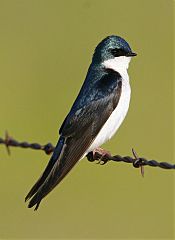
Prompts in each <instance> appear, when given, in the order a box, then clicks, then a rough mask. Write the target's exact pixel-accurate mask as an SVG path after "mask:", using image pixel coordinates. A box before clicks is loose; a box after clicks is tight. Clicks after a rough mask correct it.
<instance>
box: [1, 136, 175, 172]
mask: <svg viewBox="0 0 175 240" xmlns="http://www.w3.org/2000/svg"><path fill="white" fill-rule="evenodd" d="M0 144H1V145H5V146H6V148H7V152H8V154H10V147H21V148H30V149H33V150H42V151H44V152H45V153H46V154H51V153H52V152H53V151H54V149H55V147H54V146H53V145H52V144H51V143H47V144H45V145H41V144H39V143H28V142H26V141H24V142H19V141H17V140H15V139H14V138H12V137H11V136H10V135H9V134H8V132H7V131H6V133H5V138H0ZM103 152H105V154H104V153H101V152H100V151H97V152H94V153H92V152H90V153H88V155H87V156H86V157H87V159H88V161H90V162H93V161H95V160H98V163H99V164H101V165H104V164H106V163H107V162H109V161H114V162H124V163H131V164H132V165H133V167H134V168H140V169H141V174H142V176H143V175H144V168H143V167H144V166H150V167H159V168H163V169H175V164H170V163H167V162H158V161H156V160H147V159H145V158H143V157H139V156H138V155H137V153H136V151H135V150H134V149H132V154H133V157H130V156H124V157H122V156H120V155H114V156H112V155H111V154H110V153H109V152H107V151H103Z"/></svg>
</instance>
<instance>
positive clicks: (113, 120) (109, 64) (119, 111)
mask: <svg viewBox="0 0 175 240" xmlns="http://www.w3.org/2000/svg"><path fill="white" fill-rule="evenodd" d="M129 62H130V58H129V57H123V56H122V57H117V58H115V59H111V60H108V61H106V62H104V66H105V67H106V68H110V69H113V70H115V71H117V72H119V73H120V75H121V77H122V91H121V95H120V99H119V102H118V105H117V107H116V108H115V110H114V111H113V112H112V114H111V115H110V117H109V119H108V120H107V121H106V123H105V124H104V125H103V127H102V129H101V130H100V132H99V133H98V135H97V137H96V138H95V140H94V141H93V143H92V144H91V146H90V147H89V149H88V150H87V151H86V153H85V154H84V156H86V155H87V153H88V152H91V151H93V150H94V149H96V148H97V147H99V146H101V145H102V144H103V143H105V142H106V141H108V140H109V139H110V138H111V137H112V136H113V135H114V134H115V133H116V131H117V129H118V128H119V127H120V125H121V123H122V122H123V120H124V118H125V116H126V114H127V111H128V108H129V102H130V94H131V89H130V84H129V76H128V73H127V68H128V64H129ZM84 156H83V157H84Z"/></svg>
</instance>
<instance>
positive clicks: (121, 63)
mask: <svg viewBox="0 0 175 240" xmlns="http://www.w3.org/2000/svg"><path fill="white" fill-rule="evenodd" d="M130 61H131V57H125V56H120V57H115V58H112V59H109V60H106V61H104V62H103V65H104V67H105V68H109V69H112V70H114V71H116V72H118V73H119V74H120V75H121V76H122V77H123V78H125V77H126V75H127V69H128V67H129V63H130Z"/></svg>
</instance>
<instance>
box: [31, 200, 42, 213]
mask: <svg viewBox="0 0 175 240" xmlns="http://www.w3.org/2000/svg"><path fill="white" fill-rule="evenodd" d="M32 200H33V199H32ZM32 200H31V201H30V202H29V204H28V208H32V207H34V206H35V205H36V206H35V208H34V211H36V210H38V207H39V205H40V203H41V200H40V201H38V202H35V201H32Z"/></svg>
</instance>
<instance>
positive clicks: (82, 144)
mask: <svg viewBox="0 0 175 240" xmlns="http://www.w3.org/2000/svg"><path fill="white" fill-rule="evenodd" d="M136 55H137V54H136V53H134V52H132V50H131V48H130V46H129V44H128V43H127V42H126V41H125V40H124V39H123V38H121V37H118V36H113V35H112V36H108V37H106V38H105V39H103V40H102V41H101V42H100V43H99V44H98V45H97V47H96V49H95V52H94V54H93V57H92V63H91V64H90V67H89V69H88V72H87V76H86V78H85V81H84V83H83V85H82V87H81V90H80V92H79V94H78V96H77V98H76V100H75V102H74V103H73V105H72V108H71V110H70V112H69V113H68V115H67V116H66V118H65V120H64V121H63V123H62V125H61V128H60V130H59V134H60V137H59V140H58V143H57V145H56V147H55V150H54V152H53V155H52V157H51V159H50V161H49V163H48V165H47V167H46V169H45V170H44V172H43V174H42V175H41V177H40V178H39V179H38V181H37V182H36V183H35V185H34V186H33V187H32V189H31V190H30V192H29V193H28V194H27V196H26V198H25V201H27V200H28V199H30V198H32V199H31V200H30V202H29V205H28V207H29V208H31V207H33V206H35V205H36V206H35V210H37V208H38V206H39V204H40V202H41V200H42V199H43V198H44V197H45V196H46V195H47V194H48V193H49V192H50V191H51V190H52V189H53V188H54V187H55V186H56V185H57V184H59V183H60V182H61V181H62V179H63V178H64V177H65V176H66V175H67V173H68V172H69V171H70V170H71V169H72V168H73V167H74V166H75V164H76V163H77V162H78V161H79V160H81V159H82V158H84V157H85V156H86V155H87V154H88V153H90V152H94V151H95V150H96V149H98V147H100V146H101V145H102V144H103V143H105V142H106V141H108V140H109V139H110V138H111V137H112V136H113V135H114V134H115V132H116V131H117V129H118V128H119V126H120V125H121V123H122V122H123V120H124V118H125V116H126V113H127V111H128V108H129V102H130V94H131V89H130V84H129V76H128V73H127V69H128V65H129V62H130V60H131V57H133V56H136Z"/></svg>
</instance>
